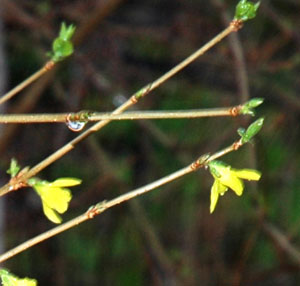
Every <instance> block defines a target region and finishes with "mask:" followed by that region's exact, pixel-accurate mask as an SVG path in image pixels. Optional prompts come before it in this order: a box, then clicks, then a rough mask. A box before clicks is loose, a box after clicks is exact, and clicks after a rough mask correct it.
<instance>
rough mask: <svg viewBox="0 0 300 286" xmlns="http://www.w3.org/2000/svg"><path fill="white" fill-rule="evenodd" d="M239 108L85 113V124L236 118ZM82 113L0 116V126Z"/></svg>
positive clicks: (51, 120) (59, 119)
mask: <svg viewBox="0 0 300 286" xmlns="http://www.w3.org/2000/svg"><path fill="white" fill-rule="evenodd" d="M239 109H240V106H234V107H229V108H211V109H191V110H168V111H127V112H124V113H122V114H112V113H111V112H90V111H89V112H85V113H86V114H87V116H86V118H85V119H84V120H83V121H84V122H85V123H87V122H95V121H101V120H141V119H180V118H190V119H192V118H203V117H218V116H236V115H238V111H239ZM83 113H84V111H83ZM81 115H82V113H81V112H78V113H60V114H57V113H56V114H3V115H2V114H0V124H1V123H3V124H8V123H14V124H15V123H22V124H30V123H68V122H69V121H71V122H72V121H73V120H72V119H70V118H76V117H77V118H78V119H74V121H76V120H78V121H81V119H80V117H81Z"/></svg>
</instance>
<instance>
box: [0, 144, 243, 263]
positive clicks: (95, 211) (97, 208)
mask: <svg viewBox="0 0 300 286" xmlns="http://www.w3.org/2000/svg"><path fill="white" fill-rule="evenodd" d="M242 145H243V144H242V142H241V140H239V141H236V142H234V143H233V144H232V145H230V146H228V147H227V148H225V149H223V150H221V151H219V152H216V153H215V154H213V155H212V156H207V155H203V156H201V157H199V158H198V159H197V160H196V161H194V162H193V163H191V164H189V165H188V166H187V167H184V168H182V169H180V170H178V171H176V172H174V173H172V174H169V175H167V176H165V177H163V178H161V179H159V180H157V181H154V182H152V183H150V184H147V185H145V186H143V187H140V188H138V189H135V190H133V191H130V192H128V193H126V194H123V195H121V196H118V197H116V198H115V199H112V200H110V201H102V202H100V203H98V204H96V205H94V206H92V207H90V208H89V209H88V210H87V211H86V212H85V213H83V214H82V215H80V216H78V217H76V218H74V219H72V220H70V221H68V222H66V223H64V224H61V225H59V226H57V227H54V228H52V229H50V230H49V231H46V232H44V233H42V234H40V235H38V236H36V237H34V238H32V239H29V240H27V241H25V242H24V243H22V244H20V245H19V246H17V247H15V248H13V249H11V250H9V251H7V252H6V253H4V254H2V255H0V263H1V262H4V261H6V260H7V259H9V258H11V257H13V256H15V255H16V254H18V253H21V252H23V251H25V250H26V249H28V248H30V247H32V246H34V245H36V244H38V243H40V242H42V241H45V240H47V239H48V238H50V237H53V236H55V235H57V234H59V233H62V232H64V231H66V230H68V229H70V228H72V227H75V226H77V225H79V224H81V223H83V222H85V221H87V220H89V219H92V218H94V217H95V216H96V215H99V214H101V213H103V212H104V211H106V210H107V209H109V208H112V207H114V206H116V205H119V204H121V203H124V202H126V201H129V200H131V199H133V198H136V197H138V196H141V195H144V194H146V193H148V192H150V191H152V190H154V189H156V188H158V187H160V186H162V185H165V184H167V183H169V182H172V181H174V180H176V179H178V178H180V177H182V176H185V175H187V174H189V173H191V172H194V171H196V170H198V169H199V168H202V167H204V166H206V165H207V164H208V163H209V162H211V161H212V160H215V159H217V158H219V157H222V156H224V155H225V154H227V153H229V152H232V151H236V150H238V149H239V148H240V147H241V146H242Z"/></svg>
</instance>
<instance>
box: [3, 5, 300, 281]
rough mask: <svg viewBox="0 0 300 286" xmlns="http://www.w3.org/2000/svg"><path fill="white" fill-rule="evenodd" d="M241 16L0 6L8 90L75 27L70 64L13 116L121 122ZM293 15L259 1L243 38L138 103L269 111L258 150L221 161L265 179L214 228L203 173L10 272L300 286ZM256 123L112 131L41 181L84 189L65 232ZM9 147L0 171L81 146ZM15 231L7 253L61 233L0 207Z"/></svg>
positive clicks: (298, 38)
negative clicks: (144, 90)
mask: <svg viewBox="0 0 300 286" xmlns="http://www.w3.org/2000/svg"><path fill="white" fill-rule="evenodd" d="M236 2H237V1H232V0H228V1H221V0H212V1H200V0H193V1H192V0H189V1H180V0H164V1H156V0H155V1H154V0H144V1H137V0H135V1H125V0H124V1H120V0H119V1H116V0H114V1H113V0H110V1H96V0H90V1H20V0H16V1H9V0H2V3H1V8H0V9H1V10H3V11H4V12H2V11H1V12H2V18H3V21H4V26H5V31H4V32H5V48H6V57H5V60H6V62H7V67H8V70H7V73H8V75H9V82H8V87H7V89H9V88H11V87H14V86H15V85H16V84H18V83H19V82H20V81H22V80H23V79H24V78H27V77H28V76H29V75H31V74H32V73H33V72H35V71H36V70H37V69H38V68H40V67H41V66H42V65H43V63H45V61H46V60H47V56H46V52H47V51H48V50H49V45H50V44H51V41H52V39H53V38H54V37H55V35H56V33H57V30H58V29H59V26H60V23H61V20H64V21H66V22H67V23H74V24H76V27H77V29H76V32H75V34H74V41H75V54H74V56H72V57H71V58H70V59H69V60H68V61H66V62H64V63H61V64H59V67H58V69H56V70H55V74H54V73H51V74H50V75H47V76H45V77H43V78H42V79H40V80H39V81H38V82H37V83H35V84H34V85H33V86H32V87H28V88H27V89H26V90H25V91H23V92H22V93H21V94H18V95H17V96H15V98H13V99H12V100H11V101H10V102H9V103H8V104H7V110H8V111H9V112H11V113H13V112H18V113H21V112H24V113H25V112H37V113H42V112H47V113H54V112H67V111H78V110H82V109H86V110H89V109H91V110H97V111H111V110H113V109H114V108H115V107H116V106H118V105H119V104H120V103H121V102H122V101H123V100H124V98H128V97H129V96H130V95H131V94H132V93H134V92H135V91H137V90H138V89H139V88H141V87H142V86H144V85H145V84H147V83H148V82H151V81H153V80H154V79H156V78H157V77H158V76H160V75H161V74H162V73H164V72H165V71H167V70H168V69H170V68H171V67H173V66H174V65H175V64H177V63H178V62H179V61H181V60H182V59H183V58H185V57H186V56H188V55H189V54H190V53H192V52H193V51H194V50H196V49H197V48H199V47H200V46H201V45H202V44H204V43H205V42H207V41H208V40H209V39H211V38H212V37H213V36H215V35H216V34H217V33H218V32H220V31H221V30H223V28H224V27H225V26H226V25H227V24H228V22H226V21H227V20H228V19H230V18H231V17H232V16H233V15H234V9H235V8H234V7H235V5H236ZM108 3H110V4H108ZM299 11H300V3H299V1H298V0H288V1H287V0H285V1H284V0H273V1H262V3H261V5H260V8H259V10H258V15H257V17H256V18H255V19H254V20H252V21H249V22H246V23H245V26H244V27H243V29H242V30H241V31H239V32H238V33H237V34H236V35H234V36H233V37H231V38H230V39H226V40H224V41H222V42H221V43H220V44H218V45H217V46H216V47H214V48H213V49H212V50H210V51H209V52H208V53H207V54H206V55H204V56H203V57H201V58H199V60H197V61H196V62H195V63H193V64H192V65H191V66H190V67H188V68H187V69H185V70H184V71H183V72H181V73H180V74H178V75H176V76H175V77H174V78H172V79H171V80H170V81H168V82H167V83H166V84H164V85H163V86H161V87H160V88H159V89H157V90H155V91H154V92H153V93H152V94H151V95H149V96H147V97H145V98H144V99H143V100H141V101H140V102H139V103H138V108H139V109H143V110H146V109H147V110H148V109H151V110H164V109H188V108H209V107H219V106H220V107H221V106H231V105H235V104H239V103H242V102H245V100H248V99H249V98H253V97H264V98H265V102H264V104H263V105H262V106H261V107H259V108H258V111H257V114H258V116H264V117H265V122H264V127H263V129H262V130H261V131H260V133H259V134H258V135H257V137H256V139H255V142H254V144H253V145H251V144H248V145H249V146H246V147H243V148H242V149H240V150H239V151H238V152H234V153H232V154H230V155H228V156H226V157H224V158H222V160H224V161H226V162H227V163H228V164H232V165H233V166H234V167H236V168H253V169H257V170H260V171H261V172H262V178H261V180H260V181H259V182H258V183H254V182H247V183H246V187H245V190H244V194H243V196H242V197H240V198H238V197H236V196H235V195H234V194H233V193H228V194H227V195H226V196H225V197H224V198H222V200H220V201H219V202H218V207H217V208H216V210H215V211H214V213H213V214H212V215H211V214H210V213H209V205H210V188H211V185H212V183H213V179H212V177H211V176H210V175H209V172H208V171H205V170H200V171H199V172H197V173H194V174H191V175H189V176H186V177H184V178H182V179H180V180H178V181H175V182H173V183H171V184H169V185H167V186H165V187H162V188H160V189H158V190H156V191H154V192H152V193H150V194H147V195H145V196H144V197H142V198H140V199H135V200H134V201H132V202H129V203H126V204H123V205H121V206H119V207H116V208H113V209H111V210H110V211H108V212H106V213H104V214H103V215H101V216H100V217H97V218H95V219H94V220H92V221H89V222H87V223H85V224H82V225H80V226H79V227H78V228H74V229H72V230H70V231H68V232H65V233H63V234H61V235H59V236H57V237H54V238H52V239H50V240H48V241H46V242H44V243H42V244H40V245H38V246H36V247H34V248H32V249H30V250H28V251H26V252H24V253H22V254H20V255H18V256H16V257H14V258H12V259H11V260H8V261H7V263H6V265H5V266H6V267H7V268H9V269H10V270H11V271H12V272H13V273H16V274H17V275H18V276H20V277H34V278H35V279H37V280H38V281H39V285H43V286H46V285H57V286H60V285H99V284H101V285H243V286H246V285H299V281H300V275H299V268H300V236H299V233H300V207H299V204H300V187H299V185H300V174H299V165H300V164H299V162H300V152H299V111H300V97H299V92H300V80H299V72H300V70H299V64H300V55H299V48H300V32H299V31H300V19H299ZM239 52H242V55H241V54H239ZM243 61H244V63H245V65H243ZM250 119H251V118H250V117H246V116H244V117H243V116H241V117H236V118H211V119H193V120H183V119H180V120H158V121H149V122H148V121H140V122H129V121H126V122H125V121H124V122H113V123H110V124H109V125H108V126H106V127H105V128H104V129H103V130H101V131H100V132H99V133H97V134H95V135H93V136H92V137H91V138H89V139H88V140H86V141H85V142H83V143H81V144H80V145H79V146H78V147H77V148H76V149H75V150H73V151H72V152H71V153H70V154H68V155H67V156H65V157H64V158H62V159H60V160H59V161H58V162H56V163H55V164H53V165H51V166H50V167H49V168H47V169H46V170H44V171H43V172H42V173H41V174H40V175H41V177H43V178H44V179H47V180H49V181H51V180H54V179H55V178H57V177H62V176H64V177H77V178H82V179H83V182H82V185H81V186H80V187H78V188H77V190H76V191H74V192H73V200H72V202H71V204H70V206H69V211H68V213H67V214H66V215H64V219H65V220H67V219H71V218H73V217H74V216H76V215H79V214H81V213H82V212H84V211H85V210H86V209H87V208H88V207H89V206H90V205H92V204H94V203H96V202H98V201H101V200H104V199H111V198H114V197H115V196H117V195H119V194H122V193H125V192H127V191H129V190H131V189H133V188H135V187H138V186H141V185H144V184H146V183H149V182H151V181H153V180H155V179H158V178H160V177H162V176H164V175H167V174H168V173H171V172H173V171H175V170H177V169H179V168H181V167H183V166H185V165H186V164H187V163H189V162H191V161H192V160H193V159H195V158H197V156H198V155H200V154H202V153H207V152H214V151H216V150H218V149H220V148H222V147H224V146H226V145H227V144H230V143H231V142H232V141H233V140H234V139H236V138H237V136H238V135H237V134H236V130H237V129H238V128H239V127H240V126H247V125H248V123H249V122H250V121H249V120H250ZM0 135H1V139H0V152H1V157H0V158H1V159H0V165H1V170H6V169H7V168H8V166H9V162H10V159H11V158H12V157H15V158H17V159H18V162H20V163H21V164H22V165H24V166H27V165H31V166H32V165H34V164H36V163H38V162H39V161H40V160H42V159H44V158H45V157H46V156H48V155H49V154H51V153H52V152H54V151H55V150H57V149H58V148H59V147H61V146H62V145H63V144H65V143H66V142H67V141H69V140H70V139H72V138H74V136H75V134H74V133H72V132H71V131H70V130H69V129H68V128H67V127H66V126H65V125H64V124H61V125H22V126H21V125H18V126H12V125H11V126H4V128H3V129H2V130H1V134H0ZM2 179H3V180H7V179H8V177H5V174H4V171H3V173H2ZM5 216H6V221H5V232H4V233H3V234H2V235H3V236H4V238H5V243H6V245H5V248H6V249H10V248H12V247H14V246H16V245H17V244H20V243H21V242H23V241H25V240H27V239H28V238H31V237H33V236H35V235H37V234H39V233H41V232H43V231H46V230H48V229H49V228H50V227H52V225H51V224H50V222H48V221H47V220H46V219H45V217H44V215H43V213H42V211H41V208H40V202H39V198H38V197H37V196H36V195H35V194H34V192H31V191H30V192H29V191H26V190H25V189H24V190H21V191H20V192H16V193H13V194H9V195H8V196H7V197H5ZM176 283H177V284H176Z"/></svg>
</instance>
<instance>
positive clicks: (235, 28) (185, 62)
mask: <svg viewBox="0 0 300 286" xmlns="http://www.w3.org/2000/svg"><path fill="white" fill-rule="evenodd" d="M240 28H241V22H239V21H232V22H231V23H230V25H229V26H228V27H227V28H226V29H225V30H224V31H223V32H221V33H220V34H218V35H217V36H216V37H214V38H213V39H212V40H211V41H209V42H208V43H206V44H205V45H204V46H203V47H202V48H200V49H199V50H197V51H196V52H195V53H193V54H192V55H191V56H189V57H188V58H187V59H185V60H183V61H182V62H181V63H179V64H178V65H177V66H175V67H174V68H173V69H171V70H170V71H168V72H167V73H166V74H164V75H162V76H161V77H160V78H158V79H157V80H155V81H154V82H153V83H151V84H148V85H146V86H145V87H144V88H142V89H141V90H139V91H137V92H136V93H135V94H133V95H132V96H131V97H130V98H129V99H128V100H127V101H126V102H125V103H123V104H122V105H121V106H119V107H118V108H117V109H116V110H115V111H114V112H113V113H112V114H120V113H122V112H123V111H124V110H126V109H128V108H129V107H131V106H132V105H134V104H135V103H137V101H138V100H139V99H140V98H142V97H143V96H145V95H147V94H148V93H149V92H150V91H152V90H153V89H155V88H157V87H158V86H159V85H161V84H162V83H164V82H165V81H166V80H168V79H169V78H170V77H172V76H173V75H175V74H176V73H177V72H179V71H180V70H182V69H183V68H184V67H186V66H187V65H188V64H190V63H191V62H192V61H194V60H195V59H196V58H197V57H199V56H201V55H202V54H204V53H205V52H206V51H207V50H209V49H210V48H211V47H213V46H214V45H215V44H216V43H218V42H219V41H221V40H222V39H224V38H225V37H226V36H228V35H229V34H230V33H232V32H236V31H238V30H239V29H240ZM110 121H111V120H109V119H106V120H102V121H100V122H98V123H96V124H94V125H93V126H92V127H90V128H89V129H87V130H86V131H85V132H83V133H81V134H80V135H79V136H77V137H76V138H74V139H73V140H72V141H70V142H69V143H67V144H66V145H64V146H63V147H61V148H60V149H59V150H57V151H56V152H54V153H53V154H51V155H50V156H49V157H47V158H46V159H44V160H43V161H41V162H40V163H39V164H37V165H36V166H34V167H33V168H31V169H30V170H29V171H28V172H26V173H24V174H23V175H22V176H20V177H18V178H14V179H15V180H13V183H14V184H13V185H12V184H11V183H7V184H6V185H4V186H3V187H1V188H0V196H3V195H5V194H6V193H8V192H10V191H13V190H17V189H18V188H19V187H20V186H22V185H26V181H27V180H28V179H29V178H31V177H33V176H35V175H36V174H37V173H39V172H40V171H42V170H43V169H45V168H46V167H47V166H49V165H50V164H52V163H53V162H55V161H56V160H58V159H59V158H61V157H62V156H64V155H65V154H67V153H68V152H70V151H71V150H73V149H74V148H75V145H77V144H78V143H79V142H81V141H82V140H83V139H85V138H87V137H88V136H89V135H91V134H93V133H94V132H96V131H98V130H100V129H101V128H102V127H104V126H105V125H107V124H108V123H109V122H110ZM22 183H23V184H22Z"/></svg>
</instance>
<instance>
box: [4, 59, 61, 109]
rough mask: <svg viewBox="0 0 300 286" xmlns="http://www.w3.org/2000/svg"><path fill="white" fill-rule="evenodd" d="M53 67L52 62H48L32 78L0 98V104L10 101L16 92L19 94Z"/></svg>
mask: <svg viewBox="0 0 300 286" xmlns="http://www.w3.org/2000/svg"><path fill="white" fill-rule="evenodd" d="M54 66H55V62H54V61H51V60H50V61H48V62H47V63H46V64H45V65H44V66H43V67H42V68H41V69H39V70H38V71H37V72H36V73H34V74H33V75H32V76H30V77H29V78H27V79H26V80H24V81H23V82H21V83H20V84H18V85H17V86H16V87H14V88H13V89H12V90H11V91H9V92H8V93H6V94H5V95H3V96H2V97H1V98H0V104H2V103H4V102H5V101H7V100H9V99H11V98H12V97H13V96H15V95H16V94H17V93H18V92H20V91H21V90H22V89H24V88H25V87H26V86H28V85H29V84H31V83H32V82H34V81H35V80H37V79H38V78H39V77H41V76H42V75H43V74H44V73H46V72H48V71H49V70H51V69H52V68H53V67H54Z"/></svg>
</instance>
